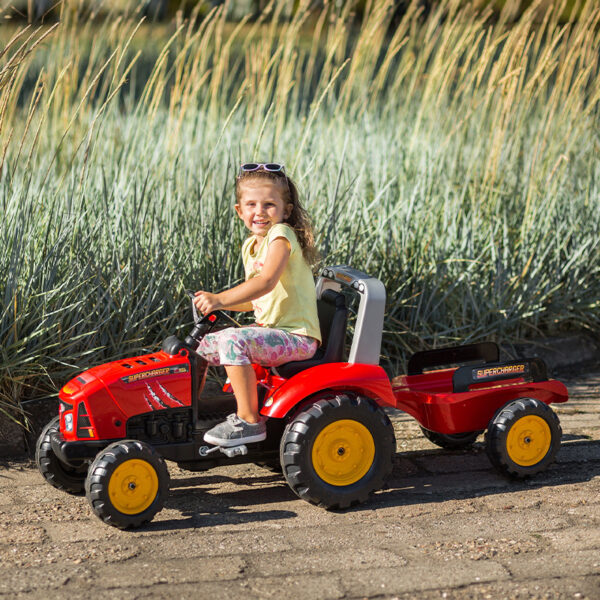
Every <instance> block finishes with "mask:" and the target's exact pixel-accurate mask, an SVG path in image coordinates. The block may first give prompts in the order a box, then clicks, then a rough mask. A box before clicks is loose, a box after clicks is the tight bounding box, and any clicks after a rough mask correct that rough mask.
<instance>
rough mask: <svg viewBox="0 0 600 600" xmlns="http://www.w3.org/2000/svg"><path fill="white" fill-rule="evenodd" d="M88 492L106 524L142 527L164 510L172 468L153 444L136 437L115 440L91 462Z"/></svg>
mask: <svg viewBox="0 0 600 600" xmlns="http://www.w3.org/2000/svg"><path fill="white" fill-rule="evenodd" d="M85 491H86V496H87V499H88V501H89V503H90V505H91V506H92V509H93V511H94V512H95V513H96V515H97V516H98V517H99V518H100V519H102V520H103V521H104V522H105V523H107V524H109V525H113V526H114V527H118V528H119V529H127V528H129V527H140V526H141V525H143V524H144V523H147V522H149V521H151V520H152V519H153V517H154V515H155V514H156V513H157V512H159V511H160V510H161V509H162V507H163V504H164V501H165V498H166V496H167V494H168V492H169V471H168V470H167V466H166V464H165V461H164V460H163V458H162V457H161V456H160V455H159V454H158V453H157V452H156V451H155V450H154V448H152V446H149V445H148V444H145V443H143V442H139V441H136V440H125V441H122V442H115V443H114V444H111V445H110V446H107V447H106V448H105V449H104V450H103V451H102V452H100V454H98V456H97V457H96V459H95V460H94V462H93V463H92V465H91V467H90V469H89V472H88V477H87V479H86V482H85Z"/></svg>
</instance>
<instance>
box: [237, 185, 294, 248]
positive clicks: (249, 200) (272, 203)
mask: <svg viewBox="0 0 600 600" xmlns="http://www.w3.org/2000/svg"><path fill="white" fill-rule="evenodd" d="M240 192H241V193H240V196H241V197H240V203H239V204H236V205H235V210H236V212H237V214H238V216H239V217H240V219H242V221H244V225H245V226H246V227H247V228H248V229H249V230H250V231H251V232H252V233H253V234H254V235H256V236H258V237H261V238H262V237H265V236H266V235H267V232H268V231H269V229H271V227H273V225H276V224H277V223H282V222H283V221H284V220H285V219H287V218H288V217H289V216H290V215H291V214H292V208H293V205H292V204H288V203H286V202H284V200H283V198H282V196H281V190H280V188H279V186H278V185H277V184H276V183H271V182H270V181H261V180H254V181H252V180H250V181H247V182H244V183H243V184H242V185H241V186H240Z"/></svg>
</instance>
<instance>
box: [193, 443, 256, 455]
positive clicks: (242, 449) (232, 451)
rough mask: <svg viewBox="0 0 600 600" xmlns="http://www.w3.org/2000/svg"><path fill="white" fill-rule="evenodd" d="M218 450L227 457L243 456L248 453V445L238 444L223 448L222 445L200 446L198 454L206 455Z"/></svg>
mask: <svg viewBox="0 0 600 600" xmlns="http://www.w3.org/2000/svg"><path fill="white" fill-rule="evenodd" d="M218 450H220V451H221V452H222V453H223V454H224V455H225V456H226V457H227V458H233V457H234V456H244V455H245V454H248V447H247V446H245V445H244V444H241V445H239V446H230V447H229V448H225V447H224V446H213V447H212V448H211V447H210V446H201V447H200V450H199V452H200V456H208V455H209V454H212V453H213V452H217V451H218Z"/></svg>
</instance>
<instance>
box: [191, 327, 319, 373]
mask: <svg viewBox="0 0 600 600" xmlns="http://www.w3.org/2000/svg"><path fill="white" fill-rule="evenodd" d="M317 346H318V342H317V340H315V339H314V338H311V337H308V336H305V335H299V334H296V333H288V332H287V331H282V330H281V329H270V328H268V327H261V326H254V327H240V328H237V327H228V328H227V329H222V330H221V331H216V332H215V333H209V334H208V335H206V336H205V337H204V338H203V339H202V341H201V342H200V345H199V346H198V350H197V352H198V354H200V355H201V356H203V357H204V358H205V359H206V360H207V361H208V363H209V364H211V365H216V366H218V365H249V364H252V363H254V364H257V365H262V366H264V367H277V366H279V365H283V364H285V363H287V362H291V361H296V360H306V359H309V358H312V357H313V355H314V353H315V352H316V350H317Z"/></svg>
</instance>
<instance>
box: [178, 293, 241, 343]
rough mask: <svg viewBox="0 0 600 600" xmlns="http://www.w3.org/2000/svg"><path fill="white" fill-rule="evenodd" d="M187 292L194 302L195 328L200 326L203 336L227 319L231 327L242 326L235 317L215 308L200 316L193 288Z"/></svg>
mask: <svg viewBox="0 0 600 600" xmlns="http://www.w3.org/2000/svg"><path fill="white" fill-rule="evenodd" d="M185 293H186V294H187V295H188V296H189V297H190V300H191V302H192V315H193V316H194V325H195V326H196V327H195V329H196V328H199V327H201V328H202V330H203V331H202V334H203V335H202V337H204V336H205V335H206V334H207V333H209V332H210V331H212V330H213V328H214V327H215V326H216V325H217V323H218V322H219V321H225V322H226V323H228V324H229V325H230V326H231V327H242V326H241V325H240V324H239V323H238V322H237V321H236V320H235V319H234V318H233V317H231V316H229V315H228V314H227V313H226V312H224V311H222V310H215V311H213V312H210V313H206V314H205V315H203V316H200V313H199V312H198V309H197V308H196V305H195V304H194V298H195V297H196V296H195V295H194V292H192V291H191V290H185Z"/></svg>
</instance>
